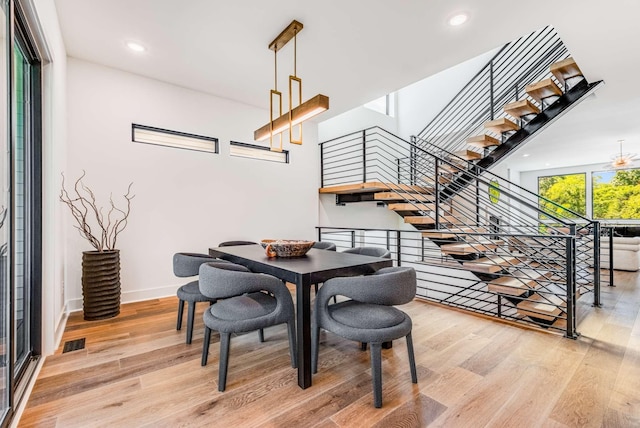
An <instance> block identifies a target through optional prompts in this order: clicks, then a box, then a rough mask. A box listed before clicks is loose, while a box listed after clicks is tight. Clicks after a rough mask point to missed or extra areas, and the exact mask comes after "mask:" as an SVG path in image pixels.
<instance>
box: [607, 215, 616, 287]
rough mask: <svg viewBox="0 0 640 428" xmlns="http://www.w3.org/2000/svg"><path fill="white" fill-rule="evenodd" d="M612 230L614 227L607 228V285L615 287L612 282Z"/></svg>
mask: <svg viewBox="0 0 640 428" xmlns="http://www.w3.org/2000/svg"><path fill="white" fill-rule="evenodd" d="M613 232H614V228H613V227H610V228H609V287H615V286H616V285H615V284H614V283H613Z"/></svg>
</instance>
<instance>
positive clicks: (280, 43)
mask: <svg viewBox="0 0 640 428" xmlns="http://www.w3.org/2000/svg"><path fill="white" fill-rule="evenodd" d="M303 28H304V26H303V25H302V23H300V22H298V21H296V20H295V19H294V20H293V21H291V24H289V25H288V26H287V28H285V29H284V30H282V32H281V33H280V34H278V37H276V38H275V39H273V41H272V42H271V43H269V49H271V50H272V51H276V52H278V51H279V50H280V49H282V48H283V47H284V45H286V44H287V43H289V41H290V40H291V39H293V37H294V36H295V35H296V34H297V33H299V32H300V31H301V30H302V29H303Z"/></svg>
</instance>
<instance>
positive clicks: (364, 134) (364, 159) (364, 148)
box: [362, 129, 367, 183]
mask: <svg viewBox="0 0 640 428" xmlns="http://www.w3.org/2000/svg"><path fill="white" fill-rule="evenodd" d="M362 182H363V183H366V182H367V131H366V129H363V130H362Z"/></svg>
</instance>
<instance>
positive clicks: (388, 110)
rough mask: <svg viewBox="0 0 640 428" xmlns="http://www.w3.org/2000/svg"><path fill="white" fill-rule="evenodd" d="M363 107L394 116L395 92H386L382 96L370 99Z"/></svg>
mask: <svg viewBox="0 0 640 428" xmlns="http://www.w3.org/2000/svg"><path fill="white" fill-rule="evenodd" d="M364 107H366V108H368V109H370V110H373V111H377V112H378V113H382V114H385V115H387V116H391V117H394V116H395V115H396V111H395V110H396V105H395V94H387V95H385V96H383V97H380V98H378V99H375V100H373V101H370V102H368V103H366V104H365V105H364Z"/></svg>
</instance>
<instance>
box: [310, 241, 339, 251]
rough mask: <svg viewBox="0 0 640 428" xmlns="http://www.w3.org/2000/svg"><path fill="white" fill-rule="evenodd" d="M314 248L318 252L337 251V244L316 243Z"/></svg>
mask: <svg viewBox="0 0 640 428" xmlns="http://www.w3.org/2000/svg"><path fill="white" fill-rule="evenodd" d="M312 248H316V249H318V250H329V251H335V250H336V244H334V243H333V242H327V241H320V242H316V243H315V244H313V247H312Z"/></svg>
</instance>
